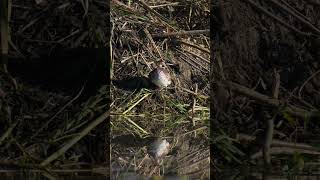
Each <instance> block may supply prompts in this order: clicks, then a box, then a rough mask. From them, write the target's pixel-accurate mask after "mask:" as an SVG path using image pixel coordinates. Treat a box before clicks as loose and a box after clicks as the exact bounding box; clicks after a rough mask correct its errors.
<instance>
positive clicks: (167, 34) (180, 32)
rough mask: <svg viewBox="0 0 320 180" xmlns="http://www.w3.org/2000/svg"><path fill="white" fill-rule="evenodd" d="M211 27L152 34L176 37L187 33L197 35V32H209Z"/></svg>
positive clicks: (153, 35) (154, 35)
mask: <svg viewBox="0 0 320 180" xmlns="http://www.w3.org/2000/svg"><path fill="white" fill-rule="evenodd" d="M209 33H210V29H205V30H192V31H179V32H172V33H160V34H152V37H158V38H159V37H175V36H186V35H197V34H209Z"/></svg>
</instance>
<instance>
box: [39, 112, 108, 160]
mask: <svg viewBox="0 0 320 180" xmlns="http://www.w3.org/2000/svg"><path fill="white" fill-rule="evenodd" d="M109 115H110V110H108V111H107V112H105V113H103V114H102V115H101V116H100V117H98V118H97V119H96V120H94V121H93V122H91V123H90V124H89V125H88V126H87V127H86V128H84V129H83V130H82V131H81V132H80V133H78V134H77V136H75V137H74V138H72V139H70V141H69V142H67V143H66V144H65V145H64V146H63V147H62V148H60V149H59V150H58V151H56V152H55V153H53V154H51V155H50V156H49V157H48V158H47V159H45V160H44V161H42V163H41V164H40V166H46V165H48V164H49V163H51V162H52V161H54V160H55V159H57V158H58V157H60V156H61V155H63V154H64V153H65V152H66V151H67V150H69V149H70V148H71V147H72V146H73V145H74V144H76V143H77V142H78V141H80V140H81V139H82V138H83V137H84V136H86V135H87V134H88V133H89V132H90V131H91V130H93V129H94V128H95V127H97V126H98V125H99V124H100V123H102V122H103V121H104V120H106V119H107V118H108V117H109Z"/></svg>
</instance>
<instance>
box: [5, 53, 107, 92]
mask: <svg viewBox="0 0 320 180" xmlns="http://www.w3.org/2000/svg"><path fill="white" fill-rule="evenodd" d="M108 54H109V51H108V49H107V48H73V49H63V50H56V51H54V52H53V53H50V54H49V55H44V56H41V57H39V58H29V59H23V58H9V59H8V65H7V67H8V71H9V73H10V74H11V75H12V76H13V77H15V78H18V79H21V80H22V82H25V83H28V84H31V85H33V86H38V87H40V88H42V89H46V90H48V91H59V92H63V93H66V94H68V95H74V94H77V93H78V92H79V91H80V89H81V88H82V87H84V89H83V92H82V95H81V96H82V97H89V96H91V95H92V94H93V93H95V92H96V91H97V89H98V88H99V87H101V86H102V85H106V84H108V83H110V80H109V79H110V78H109V77H110V76H109V69H110V68H108V64H109V63H108V61H109V56H108Z"/></svg>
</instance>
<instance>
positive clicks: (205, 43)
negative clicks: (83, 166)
mask: <svg viewBox="0 0 320 180" xmlns="http://www.w3.org/2000/svg"><path fill="white" fill-rule="evenodd" d="M145 4H147V6H146V5H145ZM206 4H208V1H201V2H198V1H175V2H173V3H168V2H165V1H156V2H155V1H154V2H153V1H145V3H143V2H142V1H141V2H140V3H138V2H135V3H132V4H130V3H127V4H123V3H121V2H119V1H112V4H111V5H112V6H111V9H112V10H111V13H112V14H111V17H112V18H111V19H112V22H113V27H114V28H113V37H112V49H113V79H125V78H128V77H141V76H148V73H149V72H150V71H151V70H152V69H153V68H155V67H157V66H158V65H159V64H160V63H162V64H164V65H165V67H166V68H167V69H168V70H169V72H170V74H171V76H172V78H173V84H172V85H170V86H169V87H168V88H166V89H163V90H147V89H142V90H137V91H133V92H132V91H124V90H122V89H119V88H117V87H115V86H112V87H111V93H112V96H113V97H112V99H113V102H112V111H113V116H112V121H111V128H112V133H111V134H112V138H114V137H118V136H123V135H133V136H136V137H140V138H142V139H143V138H147V137H153V136H156V137H164V138H167V139H168V141H169V142H170V143H171V151H170V152H171V153H169V155H168V156H167V157H165V158H164V159H163V161H162V163H161V164H160V165H157V164H154V162H153V161H152V160H151V159H150V158H149V156H148V154H147V153H146V149H145V148H146V147H145V146H143V145H142V146H137V147H126V146H124V145H120V143H117V142H115V143H114V144H112V145H111V146H112V147H111V148H112V151H111V152H112V155H111V156H112V161H111V162H112V174H115V175H116V174H117V173H119V172H120V173H124V172H136V173H138V174H141V175H144V176H150V175H166V174H170V173H178V174H180V175H186V174H187V175H191V176H193V177H197V178H200V177H208V174H207V173H208V168H209V152H208V151H209V134H208V132H209V101H208V95H209V83H208V82H209V63H210V58H209V57H210V54H209V53H208V52H209V49H210V47H209V37H208V36H207V35H206V34H201V33H200V34H189V31H190V32H191V33H192V32H193V30H206V29H209V10H208V9H206V7H208V6H206ZM154 11H155V12H154ZM199 22H201V23H199ZM179 31H187V33H186V34H184V35H181V34H180V35H179V34H177V35H173V36H171V37H164V35H163V32H173V33H174V32H179ZM159 36H163V37H159ZM190 44H191V45H190ZM192 45H194V46H192ZM198 46H199V47H200V48H196V47H198ZM199 49H201V50H199ZM191 154H193V155H191ZM188 155H191V156H188ZM115 177H116V176H115Z"/></svg>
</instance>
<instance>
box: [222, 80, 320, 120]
mask: <svg viewBox="0 0 320 180" xmlns="http://www.w3.org/2000/svg"><path fill="white" fill-rule="evenodd" d="M223 85H225V86H226V87H228V88H230V89H231V90H233V91H236V92H238V93H240V94H242V95H245V96H247V97H249V98H252V99H254V100H256V101H259V102H262V103H264V104H267V105H269V106H272V107H279V106H280V105H281V104H282V103H281V101H280V100H277V99H274V98H272V97H269V96H266V95H264V94H261V93H258V92H256V91H254V90H251V89H249V88H247V87H244V86H242V85H239V84H237V83H234V82H230V81H225V82H224V83H223ZM284 111H285V112H288V113H289V114H291V115H294V116H297V117H300V118H308V117H313V116H317V114H318V113H319V111H318V110H311V111H307V110H305V109H301V108H299V107H296V106H293V105H288V106H287V107H285V108H284Z"/></svg>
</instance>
